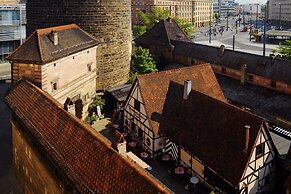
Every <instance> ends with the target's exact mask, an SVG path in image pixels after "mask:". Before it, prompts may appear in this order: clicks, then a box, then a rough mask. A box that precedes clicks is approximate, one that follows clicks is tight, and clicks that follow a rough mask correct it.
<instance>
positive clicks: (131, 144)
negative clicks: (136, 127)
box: [128, 141, 137, 148]
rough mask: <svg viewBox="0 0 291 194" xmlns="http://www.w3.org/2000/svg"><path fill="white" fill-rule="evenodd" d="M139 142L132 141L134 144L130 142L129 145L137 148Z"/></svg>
mask: <svg viewBox="0 0 291 194" xmlns="http://www.w3.org/2000/svg"><path fill="white" fill-rule="evenodd" d="M136 144H137V142H136V141H132V142H129V143H128V145H129V146H130V147H132V148H134V147H135V146H136Z"/></svg>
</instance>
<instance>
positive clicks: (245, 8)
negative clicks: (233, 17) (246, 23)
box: [241, 3, 262, 15]
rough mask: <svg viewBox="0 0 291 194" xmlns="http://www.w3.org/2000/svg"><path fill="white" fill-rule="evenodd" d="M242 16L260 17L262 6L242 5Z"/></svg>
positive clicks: (256, 4)
mask: <svg viewBox="0 0 291 194" xmlns="http://www.w3.org/2000/svg"><path fill="white" fill-rule="evenodd" d="M241 8H242V12H243V14H247V15H256V14H257V13H258V15H261V13H262V5H261V4H258V3H251V4H244V5H241Z"/></svg>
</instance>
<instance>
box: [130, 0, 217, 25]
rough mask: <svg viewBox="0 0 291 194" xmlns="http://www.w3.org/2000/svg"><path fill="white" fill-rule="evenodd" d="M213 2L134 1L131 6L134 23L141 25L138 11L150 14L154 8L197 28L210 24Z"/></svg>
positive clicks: (176, 0) (178, 0) (209, 0)
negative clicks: (160, 9) (166, 11)
mask: <svg viewBox="0 0 291 194" xmlns="http://www.w3.org/2000/svg"><path fill="white" fill-rule="evenodd" d="M212 5H213V2H212V0H195V1H194V0H184V1H181V0H146V1H144V0H133V1H132V6H131V12H132V23H133V24H139V23H140V21H139V18H138V15H137V11H136V10H137V9H140V10H141V11H143V12H150V11H151V8H152V7H160V8H162V9H164V10H168V11H169V15H170V16H171V17H178V18H180V19H183V20H184V21H186V22H190V23H192V24H193V25H194V26H195V27H200V26H207V25H208V24H209V13H210V10H212V9H213V8H212Z"/></svg>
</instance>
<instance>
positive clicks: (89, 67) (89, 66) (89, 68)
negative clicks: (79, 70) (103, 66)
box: [87, 63, 92, 71]
mask: <svg viewBox="0 0 291 194" xmlns="http://www.w3.org/2000/svg"><path fill="white" fill-rule="evenodd" d="M87 69H88V71H92V63H90V64H88V65H87Z"/></svg>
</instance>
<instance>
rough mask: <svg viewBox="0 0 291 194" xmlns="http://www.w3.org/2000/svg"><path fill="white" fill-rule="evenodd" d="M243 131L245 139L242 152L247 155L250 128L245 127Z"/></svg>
mask: <svg viewBox="0 0 291 194" xmlns="http://www.w3.org/2000/svg"><path fill="white" fill-rule="evenodd" d="M245 130H246V139H245V149H244V152H245V153H247V152H248V148H249V140H250V126H248V125H246V126H245Z"/></svg>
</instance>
